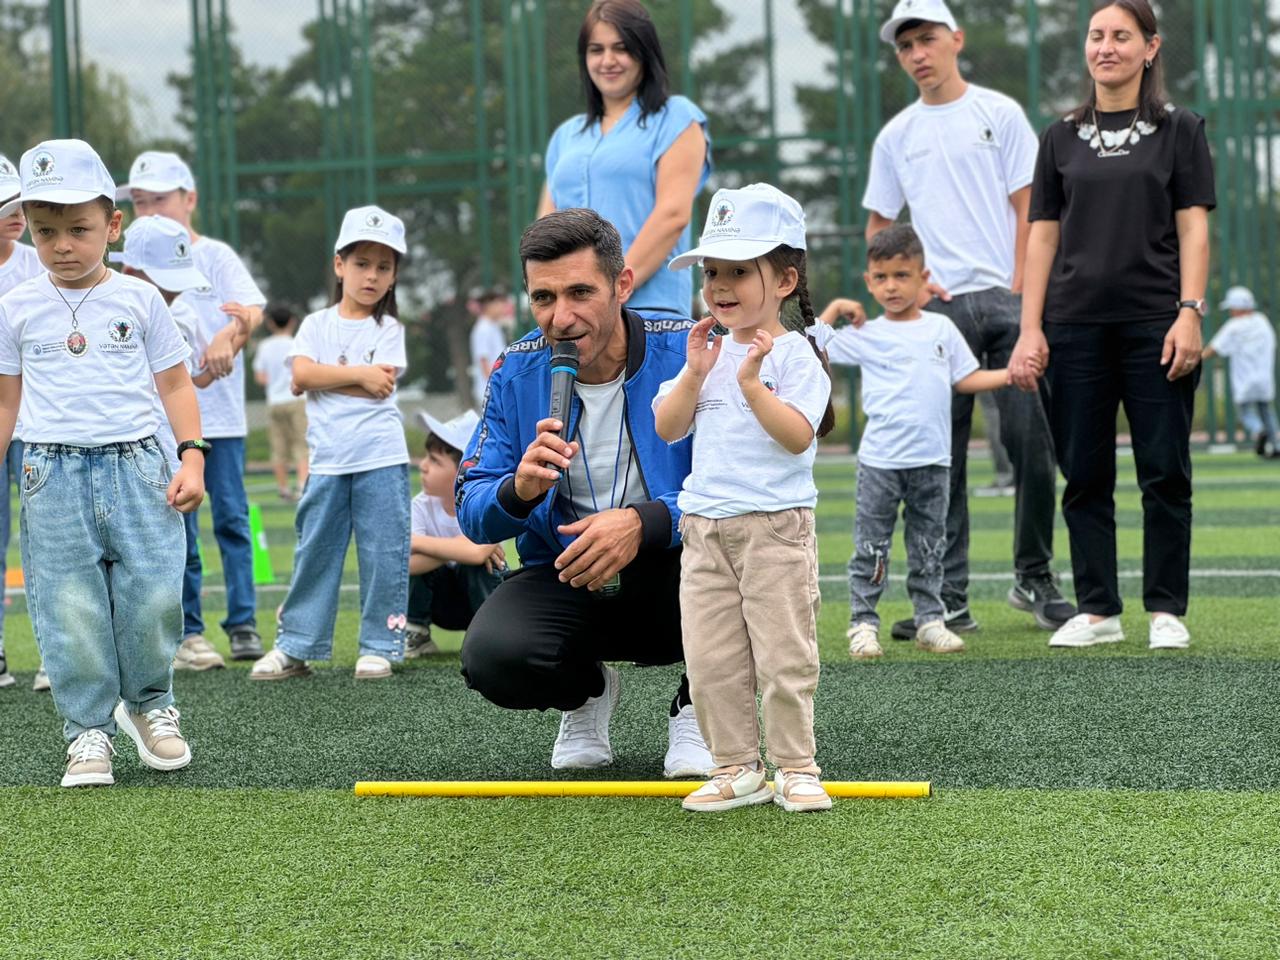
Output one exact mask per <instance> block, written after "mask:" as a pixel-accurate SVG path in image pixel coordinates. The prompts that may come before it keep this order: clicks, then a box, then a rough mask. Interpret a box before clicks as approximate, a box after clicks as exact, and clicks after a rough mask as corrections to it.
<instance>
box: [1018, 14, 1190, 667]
mask: <svg viewBox="0 0 1280 960" xmlns="http://www.w3.org/2000/svg"><path fill="white" fill-rule="evenodd" d="M1085 62H1086V64H1087V66H1088V69H1089V75H1090V76H1091V77H1092V78H1093V86H1092V90H1091V92H1090V95H1089V97H1088V99H1087V100H1086V102H1085V103H1084V104H1083V105H1082V106H1081V107H1079V108H1078V109H1077V110H1075V111H1074V112H1073V113H1072V114H1071V115H1070V116H1068V117H1067V118H1066V119H1065V120H1062V121H1060V122H1057V123H1053V124H1051V125H1050V126H1049V127H1048V128H1047V129H1046V130H1045V131H1044V134H1043V136H1042V137H1041V139H1040V155H1039V160H1038V161H1037V167H1036V174H1035V179H1034V181H1033V183H1032V192H1031V211H1030V219H1031V220H1032V224H1031V235H1030V239H1029V242H1028V246H1027V259H1026V265H1025V270H1024V288H1023V302H1022V334H1021V337H1020V338H1019V340H1018V344H1017V347H1016V348H1015V349H1014V352H1013V356H1012V357H1011V358H1010V361H1009V367H1010V370H1011V372H1012V374H1013V379H1014V382H1015V383H1017V384H1018V386H1020V387H1022V388H1023V389H1035V387H1036V381H1037V379H1038V378H1039V377H1040V376H1042V375H1043V376H1045V379H1046V381H1047V383H1048V387H1049V395H1050V423H1051V426H1052V429H1053V436H1054V443H1055V444H1056V446H1057V453H1058V461H1059V464H1060V466H1061V468H1062V472H1063V475H1064V476H1065V477H1066V480H1067V487H1066V492H1065V493H1064V494H1063V497H1062V513H1063V516H1064V518H1065V520H1066V522H1067V529H1068V532H1069V533H1070V536H1071V563H1072V568H1073V570H1074V574H1075V588H1076V599H1077V603H1078V606H1079V610H1080V613H1079V615H1078V616H1076V617H1075V618H1073V619H1072V620H1070V621H1068V622H1067V624H1066V625H1065V626H1063V627H1062V628H1061V629H1060V630H1058V631H1057V633H1055V634H1054V635H1053V637H1052V639H1050V641H1049V645H1050V646H1055V647H1086V646H1092V645H1094V644H1097V643H1112V642H1115V641H1118V640H1122V639H1123V638H1124V635H1123V633H1122V631H1121V627H1120V617H1119V614H1120V611H1121V608H1122V605H1121V601H1120V591H1119V588H1118V586H1117V576H1116V533H1115V485H1116V464H1115V461H1116V449H1115V447H1116V442H1115V440H1116V436H1115V433H1116V410H1117V408H1118V406H1119V405H1120V404H1121V403H1123V404H1124V410H1125V414H1126V416H1127V417H1128V419H1129V426H1130V431H1131V434H1132V443H1133V453H1134V460H1135V462H1136V466H1137V473H1138V485H1139V486H1140V487H1141V488H1142V510H1143V602H1144V605H1145V607H1146V609H1147V611H1148V612H1149V613H1150V614H1151V625H1150V633H1149V645H1150V646H1151V647H1153V648H1180V647H1185V646H1187V644H1188V643H1189V642H1190V636H1189V634H1188V633H1187V629H1186V627H1185V625H1184V624H1183V623H1182V621H1181V619H1179V618H1180V617H1182V616H1183V615H1184V614H1185V613H1186V610H1187V591H1188V579H1189V575H1190V564H1191V453H1190V439H1191V417H1192V412H1193V409H1194V404H1195V389H1196V383H1197V381H1198V380H1199V362H1200V351H1201V336H1200V321H1201V317H1202V315H1203V312H1204V293H1205V286H1206V283H1207V282H1208V272H1209V226H1208V213H1209V211H1210V210H1211V209H1212V208H1213V206H1214V203H1215V197H1214V186H1213V165H1212V160H1211V158H1210V156H1209V146H1208V142H1207V140H1206V138H1205V132H1204V120H1203V119H1202V118H1200V117H1198V116H1196V115H1195V114H1194V113H1191V112H1190V111H1187V110H1184V109H1182V108H1180V107H1174V106H1172V105H1171V104H1169V103H1168V102H1167V100H1166V98H1165V95H1164V89H1163V83H1162V80H1161V64H1160V37H1159V35H1158V34H1157V32H1156V20H1155V15H1154V13H1152V10H1151V6H1150V4H1149V3H1148V2H1147V0H1108V2H1104V3H1103V4H1102V5H1100V6H1099V7H1098V8H1096V9H1095V12H1094V14H1093V17H1092V19H1091V20H1090V21H1089V32H1088V36H1087V37H1086V39H1085Z"/></svg>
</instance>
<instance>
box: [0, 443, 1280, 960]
mask: <svg viewBox="0 0 1280 960" xmlns="http://www.w3.org/2000/svg"><path fill="white" fill-rule="evenodd" d="M971 475H972V482H973V483H974V484H980V483H983V482H986V481H987V480H988V479H989V477H990V471H989V468H988V466H987V464H986V463H985V462H984V461H981V460H980V458H975V460H974V462H973V464H972V469H971ZM818 476H819V484H820V487H821V489H822V498H821V503H820V506H819V527H820V532H821V537H820V555H821V556H820V559H821V570H822V576H823V584H822V587H823V598H824V601H825V606H824V609H823V612H822V619H821V647H822V653H823V679H822V683H821V686H820V687H819V691H818V704H817V725H818V738H819V750H820V757H819V759H820V760H821V762H822V763H823V764H824V767H825V771H826V775H827V776H829V777H830V778H832V779H929V780H932V782H933V784H934V789H935V795H934V796H933V797H932V798H931V799H928V800H914V801H853V800H846V801H841V802H838V803H837V805H836V808H835V809H834V810H833V811H832V812H831V813H830V814H826V815H811V816H798V815H788V814H785V813H783V812H782V811H781V810H779V809H777V808H774V807H772V806H770V807H767V808H750V809H747V810H741V811H735V812H733V813H731V814H727V815H722V816H702V817H695V816H692V815H688V814H685V813H684V812H683V811H682V810H681V809H680V807H679V804H678V803H677V802H675V801H664V800H634V801H626V800H540V801H538V800H527V801H521V800H492V801H483V800H473V801H455V800H434V801H425V800H417V801H415V800H386V799H367V800H357V799H356V798H355V797H353V796H352V795H351V792H350V789H351V785H352V783H353V782H354V781H355V780H357V779H411V778H412V779H444V778H475V779H508V778H538V779H546V778H551V777H553V776H555V774H553V772H552V771H551V770H550V769H549V765H548V758H549V756H550V749H551V743H552V740H553V739H554V736H555V730H556V724H557V722H558V716H557V715H553V714H535V713H529V714H524V713H512V712H505V711H501V710H498V709H496V708H493V707H491V706H489V705H488V704H487V703H485V702H484V701H483V700H482V699H481V698H480V697H478V696H476V695H475V694H472V693H470V692H469V691H467V690H466V689H465V687H464V686H463V683H462V680H461V678H460V677H459V675H458V661H457V656H456V650H457V647H458V644H459V643H460V640H461V637H460V636H459V635H457V634H443V635H440V636H439V637H438V638H439V639H440V640H441V641H442V646H443V647H444V648H445V649H446V651H449V652H446V653H445V654H444V655H442V656H440V657H438V658H434V659H432V660H430V661H426V662H424V661H417V662H414V663H412V664H409V665H407V666H406V667H404V668H403V669H402V670H401V672H399V673H398V674H397V676H396V677H395V678H394V679H393V680H391V681H389V682H385V683H374V684H368V683H365V684H357V683H356V682H355V681H354V680H353V679H352V678H351V668H352V665H353V663H354V659H355V644H354V628H355V619H356V613H355V596H356V595H355V591H354V585H355V575H354V557H352V558H350V559H351V562H350V563H349V569H348V576H347V581H348V584H347V588H346V589H344V594H343V602H342V611H341V613H340V619H339V626H338V643H337V650H338V654H337V657H336V659H335V662H334V663H332V664H329V665H323V666H325V667H326V668H324V669H320V670H319V671H318V672H317V676H316V677H315V678H313V679H311V680H308V681H298V682H293V683H286V684H264V685H259V684H250V683H249V682H248V681H247V679H246V677H245V667H246V665H244V664H238V665H235V666H233V667H232V668H230V669H228V670H225V671H218V672H215V673H209V674H200V675H191V674H179V675H178V677H177V681H176V684H177V692H178V697H179V702H180V705H181V707H182V709H183V713H184V729H185V730H186V732H187V733H188V735H189V737H190V739H191V741H192V744H193V749H194V751H195V761H194V762H193V764H192V765H191V766H190V767H189V768H187V769H186V770H183V771H179V772H177V773H174V774H161V773H157V772H154V771H151V770H148V769H146V768H143V767H141V766H140V765H139V764H138V762H137V759H136V755H135V753H134V750H133V748H132V745H131V744H129V743H128V742H127V740H126V739H124V738H121V742H120V744H119V746H120V753H119V755H118V757H117V762H116V779H117V786H115V787H114V788H111V789H109V790H96V791H65V790H61V789H60V788H58V787H57V786H56V783H57V779H58V777H59V776H60V773H61V767H62V762H63V757H62V751H63V749H64V748H63V746H62V744H61V738H60V736H59V730H60V727H59V721H58V720H57V718H56V715H55V712H54V710H53V706H52V703H51V701H50V699H49V698H48V697H47V696H43V695H38V694H35V693H32V692H31V691H30V689H29V687H30V681H31V676H32V673H33V671H34V670H35V667H36V662H37V658H36V652H35V647H34V643H33V640H32V637H31V631H30V625H29V622H28V620H27V617H26V615H25V611H24V609H23V605H22V600H21V598H20V597H19V598H15V599H14V601H13V604H12V606H11V607H10V608H9V619H8V620H7V622H6V630H5V636H6V646H7V648H8V653H9V661H10V666H11V669H12V670H13V671H14V672H15V673H16V674H17V675H18V679H19V685H18V686H17V687H15V688H10V689H7V690H3V691H0V758H2V759H0V838H3V842H2V843H0V958H9V957H24V958H26V957H30V958H36V957H39V958H46V957H56V958H81V957H84V958H90V957H92V958H99V957H100V958H107V957H140V958H141V957H147V958H211V957H219V958H221V957H226V958H248V957H262V958H277V957H282V958H284V957H289V958H291V957H298V958H315V957H344V958H345V957H406V958H407V957H528V958H543V957H569V956H573V957H636V958H651V957H652V958H663V957H703V956H707V955H718V954H725V955H730V956H737V955H747V954H751V955H778V954H780V953H785V954H786V955H795V956H805V957H814V958H816V957H835V956H858V957H877V958H878V957H946V958H961V957H975V958H978V957H982V958H986V957H1078V958H1095V957H1151V958H1166V957H1250V958H1256V957H1270V956H1277V955H1280V857H1277V854H1276V850H1277V846H1278V841H1280V695H1278V694H1277V691H1278V690H1280V604H1277V602H1276V600H1277V596H1278V595H1280V468H1278V467H1277V465H1276V464H1274V463H1272V464H1267V463H1262V462H1259V461H1257V460H1255V459H1254V458H1252V457H1250V456H1246V455H1244V454H1240V455H1235V456H1207V455H1202V456H1199V457H1198V458H1197V461H1196V526H1195V545H1194V552H1193V556H1194V559H1193V568H1194V574H1193V580H1192V589H1193V600H1192V609H1191V612H1190V615H1189V617H1188V623H1189V626H1190V628H1191V630H1192V634H1193V637H1194V641H1193V645H1192V648H1191V649H1190V650H1188V651H1185V652H1163V653H1155V652H1151V651H1148V650H1147V648H1146V632H1145V619H1144V616H1143V614H1142V611H1141V599H1140V590H1141V580H1140V577H1139V576H1137V575H1136V574H1137V572H1138V571H1140V569H1141V531H1140V504H1139V496H1138V493H1137V491H1136V488H1135V485H1134V483H1133V479H1132V469H1131V465H1130V464H1129V463H1128V461H1122V477H1123V483H1122V487H1123V489H1122V492H1121V495H1120V498H1119V500H1120V503H1119V508H1120V509H1119V512H1118V522H1119V524H1120V526H1121V528H1122V530H1121V536H1120V543H1119V554H1120V568H1121V571H1122V574H1123V580H1122V587H1123V589H1124V592H1125V596H1126V599H1127V601H1128V602H1129V604H1130V609H1129V610H1128V611H1127V612H1126V614H1125V617H1124V623H1125V628H1126V631H1127V633H1128V635H1129V638H1128V640H1127V641H1126V642H1125V643H1123V644H1118V645H1116V646H1114V647H1108V648H1106V649H1098V650H1084V651H1051V650H1049V649H1048V647H1047V646H1046V640H1047V637H1048V634H1047V633H1045V632H1043V631H1040V630H1038V629H1036V628H1035V627H1034V625H1033V624H1032V621H1031V619H1030V617H1029V616H1027V615H1025V614H1020V613H1017V612H1016V611H1013V610H1011V609H1009V608H1008V607H1007V606H1006V605H1005V602H1004V595H1005V592H1006V591H1007V590H1008V587H1009V585H1010V581H1009V577H1008V570H1009V567H1010V562H1009V551H1010V533H1009V529H1010V522H1011V516H1012V510H1013V507H1012V501H1011V500H983V499H973V500H972V501H971V510H972V514H973V530H972V556H973V565H972V569H973V576H974V583H973V589H972V607H973V610H974V613H975V615H976V616H977V617H978V619H979V620H980V621H981V623H982V630H981V631H980V632H979V633H977V634H974V635H971V636H970V637H968V638H967V642H968V644H969V650H968V652H967V653H965V654H963V655H961V656H957V657H947V658H940V657H932V656H929V655H926V654H922V653H919V652H918V651H916V650H915V649H914V648H913V647H912V646H911V645H909V644H898V643H889V642H888V641H887V640H886V647H887V650H886V656H885V658H884V659H883V660H882V661H880V662H876V663H853V662H850V661H849V660H848V658H847V656H846V654H845V650H844V640H843V632H844V624H845V620H846V617H847V595H846V592H845V587H844V565H845V562H846V560H847V558H848V553H849V549H850V535H849V531H850V528H851V523H852V509H853V500H852V491H853V479H852V477H853V468H852V466H851V465H850V463H849V462H848V461H847V460H846V459H832V460H824V461H821V462H820V465H819V469H818ZM250 485H251V487H252V496H253V498H254V499H255V500H257V501H258V502H260V503H261V504H262V507H263V514H264V518H265V522H266V526H267V535H268V539H269V541H270V544H271V553H272V559H273V562H274V566H275V569H276V572H277V574H278V577H279V578H280V579H281V580H284V579H287V574H288V570H289V568H290V566H291V562H292V541H293V532H292V511H291V509H290V508H288V507H286V506H284V505H282V504H280V502H279V501H277V500H276V499H275V497H274V493H273V487H272V485H271V483H270V481H269V479H268V478H265V477H254V478H251V480H250ZM206 513H207V511H206ZM204 529H205V534H206V536H205V540H204V554H205V558H206V562H207V563H208V565H209V567H210V572H209V575H208V577H207V585H208V586H209V587H211V588H212V589H210V590H209V592H208V595H207V597H206V604H207V610H206V613H207V615H208V616H207V619H209V620H210V621H211V622H216V620H217V619H218V617H219V608H220V607H221V606H222V603H223V601H222V594H221V591H220V574H219V572H218V563H219V558H218V555H217V549H216V545H215V543H214V541H213V538H212V535H211V534H210V533H209V529H208V518H207V516H206V517H205V518H204ZM1058 549H1059V552H1060V554H1061V555H1062V560H1061V561H1060V562H1059V564H1058V567H1059V569H1060V570H1063V571H1066V570H1067V569H1068V564H1067V562H1066V553H1067V545H1066V534H1065V530H1062V528H1061V526H1060V527H1059V539H1058ZM10 561H11V562H13V563H16V562H17V556H16V550H15V549H13V548H12V547H11V550H10ZM894 562H895V563H896V564H897V566H896V568H895V570H894V571H893V572H894V580H893V584H892V586H891V588H890V590H889V592H888V593H887V594H886V598H885V601H884V603H883V604H882V614H883V616H884V619H885V621H886V623H887V622H888V621H889V620H892V619H895V618H897V617H900V616H905V615H907V614H908V613H909V607H908V604H907V601H906V597H905V590H904V588H903V585H902V582H901V579H900V576H899V575H900V574H902V573H903V572H904V567H903V557H902V553H901V549H900V544H899V549H898V551H897V553H896V554H895V558H894ZM1068 586H1069V584H1068ZM281 596H282V593H281V589H280V588H278V587H277V588H264V589H262V590H261V592H260V594H259V621H260V623H263V624H270V623H271V622H272V621H273V611H274V608H275V605H276V604H277V603H278V602H279V600H280V598H281ZM267 632H268V634H269V632H270V631H269V630H268V631H267ZM886 635H887V630H886ZM210 637H211V639H213V640H214V641H215V643H217V644H218V645H219V646H221V648H222V649H223V650H224V652H225V649H226V646H225V638H223V637H222V636H221V635H220V632H219V631H218V630H216V629H212V630H211V631H210ZM622 676H623V696H622V703H621V706H620V707H619V710H618V713H617V714H615V718H614V724H613V743H614V748H615V753H616V755H617V759H616V763H615V765H614V767H613V768H612V769H610V770H609V771H605V772H600V773H598V774H595V775H596V776H600V777H609V778H614V777H617V778H628V779H629V778H636V779H652V778H656V777H658V776H660V774H661V762H662V752H663V749H664V747H665V726H666V725H665V706H666V703H667V702H668V701H669V699H670V696H671V692H672V690H673V688H674V686H675V684H676V682H677V681H678V677H679V671H678V669H677V668H658V669H648V670H641V669H636V668H634V667H623V668H622Z"/></svg>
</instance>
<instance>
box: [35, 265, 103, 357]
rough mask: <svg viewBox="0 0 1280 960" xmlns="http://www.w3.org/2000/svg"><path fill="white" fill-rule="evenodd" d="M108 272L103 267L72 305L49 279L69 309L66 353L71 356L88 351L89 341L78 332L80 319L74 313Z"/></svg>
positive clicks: (80, 354)
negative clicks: (78, 300) (69, 320)
mask: <svg viewBox="0 0 1280 960" xmlns="http://www.w3.org/2000/svg"><path fill="white" fill-rule="evenodd" d="M110 272H111V271H110V270H108V269H106V268H105V267H103V269H102V274H101V275H100V276H99V277H98V279H97V280H95V281H93V286H91V287H90V288H89V289H88V290H86V291H85V292H84V296H83V297H81V298H80V302H79V303H77V304H76V305H75V306H74V307H73V306H72V305H71V301H70V300H68V299H67V298H66V296H64V295H63V293H62V289H61V288H60V287H59V286H58V285H57V284H56V283H53V281H52V280H50V281H49V282H50V283H51V284H52V285H53V289H54V290H55V291H56V292H57V294H58V297H59V298H60V299H61V300H62V302H63V303H65V304H66V305H67V309H68V310H70V311H71V332H70V333H69V334H67V353H69V354H71V355H72V356H73V357H83V356H84V355H85V354H86V353H88V352H89V341H88V340H87V339H85V335H84V334H83V333H81V332H80V321H79V320H78V319H76V313H77V311H79V309H80V308H81V307H83V306H84V302H85V301H86V300H88V299H89V294H91V293H93V291H94V290H95V289H96V288H97V286H98V284H100V283H101V282H102V281H103V280H105V279H107V274H109V273H110Z"/></svg>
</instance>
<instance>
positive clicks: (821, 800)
mask: <svg viewBox="0 0 1280 960" xmlns="http://www.w3.org/2000/svg"><path fill="white" fill-rule="evenodd" d="M773 802H774V803H776V804H777V805H778V806H780V807H781V808H782V809H783V810H786V811H788V812H790V813H808V812H810V811H814V810H830V809H831V795H830V794H829V793H827V791H826V788H825V787H823V786H822V781H821V780H819V779H818V775H817V774H816V773H799V772H797V771H794V770H788V771H785V772H784V771H782V770H779V771H777V772H776V773H775V774H774V778H773Z"/></svg>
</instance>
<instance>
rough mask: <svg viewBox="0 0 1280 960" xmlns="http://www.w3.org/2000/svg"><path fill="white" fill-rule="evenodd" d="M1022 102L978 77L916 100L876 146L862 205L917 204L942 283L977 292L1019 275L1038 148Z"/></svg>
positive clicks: (889, 211)
mask: <svg viewBox="0 0 1280 960" xmlns="http://www.w3.org/2000/svg"><path fill="white" fill-rule="evenodd" d="M1039 146H1040V144H1039V141H1038V140H1037V139H1036V135H1035V133H1034V131H1032V129H1031V124H1030V123H1029V122H1028V121H1027V116H1026V114H1025V113H1023V112H1022V107H1020V106H1018V104H1017V103H1016V102H1015V101H1013V100H1011V99H1010V98H1009V97H1006V96H1005V95H1004V94H1002V93H997V92H996V91H994V90H988V89H986V88H985V87H979V86H976V85H974V84H972V83H971V84H969V88H968V89H967V90H966V91H965V93H964V95H963V96H962V97H960V99H958V100H953V101H952V102H951V103H944V104H942V105H940V106H930V105H928V104H926V103H924V102H922V101H919V100H917V101H916V102H915V103H913V104H911V106H909V107H907V108H906V109H905V110H903V111H902V112H901V113H899V114H898V115H897V116H896V117H894V118H893V119H892V120H890V121H889V122H888V123H887V124H885V126H884V129H882V130H881V131H880V134H879V136H877V137H876V142H875V146H874V148H873V149H872V151H871V170H870V172H869V173H868V177H867V191H866V193H865V194H864V195H863V198H862V205H863V207H865V208H866V209H868V210H874V211H875V212H876V213H878V214H880V215H881V216H882V217H887V218H888V219H890V220H893V219H896V218H897V216H898V214H899V213H901V212H902V208H903V206H908V207H910V208H911V224H912V226H913V227H915V229H916V232H917V233H918V234H919V235H920V239H921V241H922V242H923V243H924V252H925V265H926V266H927V267H928V268H929V270H930V271H931V272H932V278H933V280H934V282H936V283H938V284H940V285H941V286H942V287H944V288H945V289H947V290H949V291H950V292H951V293H953V294H954V293H971V292H973V291H974V290H987V289H989V288H991V287H1008V286H1009V285H1010V284H1011V283H1012V282H1013V268H1014V263H1013V253H1014V245H1015V242H1016V240H1017V228H1018V223H1017V220H1018V218H1017V214H1015V213H1014V210H1013V206H1012V204H1010V203H1009V197H1010V195H1011V194H1013V193H1015V192H1017V191H1018V190H1021V189H1022V188H1023V187H1025V186H1028V185H1029V184H1030V183H1031V179H1032V176H1033V175H1034V173H1035V165H1036V154H1037V152H1038V150H1039Z"/></svg>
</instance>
